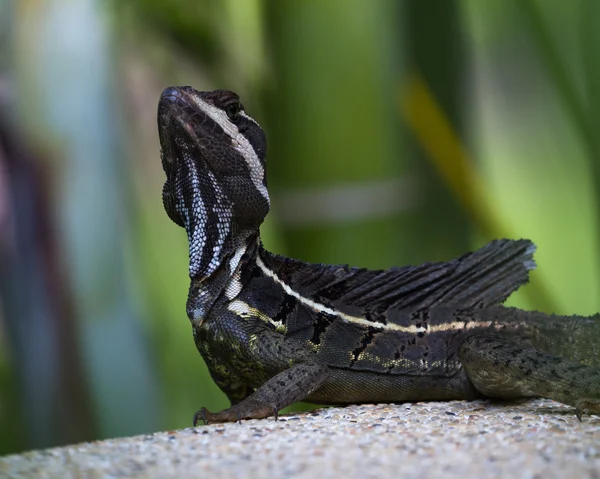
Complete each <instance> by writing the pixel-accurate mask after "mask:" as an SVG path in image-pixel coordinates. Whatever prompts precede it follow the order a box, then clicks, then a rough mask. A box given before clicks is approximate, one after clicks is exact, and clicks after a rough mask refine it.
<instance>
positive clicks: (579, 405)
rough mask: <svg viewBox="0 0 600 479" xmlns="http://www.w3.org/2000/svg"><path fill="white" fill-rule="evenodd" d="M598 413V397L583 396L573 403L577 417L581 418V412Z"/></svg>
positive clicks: (599, 406)
mask: <svg viewBox="0 0 600 479" xmlns="http://www.w3.org/2000/svg"><path fill="white" fill-rule="evenodd" d="M585 412H587V413H588V414H593V413H600V399H594V398H583V399H580V400H579V401H577V402H576V403H575V414H576V415H577V419H579V420H580V421H581V420H582V419H581V418H582V416H583V414H584V413H585Z"/></svg>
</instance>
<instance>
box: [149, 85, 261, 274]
mask: <svg viewBox="0 0 600 479" xmlns="http://www.w3.org/2000/svg"><path fill="white" fill-rule="evenodd" d="M158 129H159V137H160V143H161V157H162V165H163V169H164V170H165V173H166V175H167V180H166V182H165V185H164V188H163V203H164V206H165V210H166V211H167V214H168V215H169V217H170V218H171V219H172V220H173V221H174V222H175V223H177V224H178V225H180V226H182V227H184V228H185V229H186V232H187V235H188V241H189V248H190V277H192V278H200V279H201V278H205V277H208V276H210V275H212V274H213V273H214V272H215V271H217V269H218V268H219V266H220V265H221V264H222V263H223V259H224V258H228V257H231V256H232V255H235V253H236V249H239V245H240V238H242V237H243V238H245V237H248V236H249V234H252V233H253V232H254V231H257V230H258V228H259V226H260V224H261V223H262V221H263V220H264V217H265V216H266V214H267V213H268V211H269V206H270V199H269V193H268V191H267V187H266V173H265V155H266V140H265V136H264V133H263V131H262V129H261V128H260V125H259V124H258V123H257V122H256V121H255V120H254V119H252V118H251V117H250V116H249V115H248V114H246V113H245V112H244V109H243V106H242V105H241V103H240V101H239V98H238V96H237V95H236V94H235V93H233V92H231V91H227V90H217V91H214V92H199V91H197V90H194V89H193V88H191V87H171V88H167V89H165V90H164V91H163V93H162V95H161V98H160V101H159V105H158ZM233 263H234V262H231V261H229V262H228V264H229V265H230V266H233ZM232 273H233V271H229V274H232Z"/></svg>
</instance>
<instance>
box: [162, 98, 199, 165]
mask: <svg viewBox="0 0 600 479" xmlns="http://www.w3.org/2000/svg"><path fill="white" fill-rule="evenodd" d="M187 88H190V87H168V88H165V89H164V90H163V92H162V94H161V95H160V101H159V102H158V115H157V119H158V136H159V140H160V146H161V151H162V158H163V169H164V170H165V172H166V173H167V174H169V171H170V170H171V168H173V167H174V166H175V165H174V162H175V160H176V159H177V158H178V155H177V154H176V153H177V149H180V148H178V141H177V138H178V137H181V135H182V133H183V132H185V133H186V136H190V137H191V138H190V139H191V140H192V141H193V142H194V143H196V141H197V140H198V138H197V136H196V132H195V129H194V128H193V125H192V123H193V121H192V118H193V116H194V114H197V113H198V112H197V110H195V109H194V107H193V105H192V103H191V101H190V100H191V98H190V97H189V93H188V92H186V91H185V90H184V89H187ZM179 143H181V142H179ZM179 146H180V147H181V144H180V145H179Z"/></svg>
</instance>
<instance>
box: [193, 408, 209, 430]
mask: <svg viewBox="0 0 600 479" xmlns="http://www.w3.org/2000/svg"><path fill="white" fill-rule="evenodd" d="M210 415H211V413H210V412H209V411H208V409H206V408H205V407H203V408H201V409H200V410H198V411H196V413H195V414H194V427H196V426H197V425H198V423H199V422H200V420H201V419H202V422H203V424H204V425H205V426H206V425H207V424H208V419H207V418H206V417H207V416H210Z"/></svg>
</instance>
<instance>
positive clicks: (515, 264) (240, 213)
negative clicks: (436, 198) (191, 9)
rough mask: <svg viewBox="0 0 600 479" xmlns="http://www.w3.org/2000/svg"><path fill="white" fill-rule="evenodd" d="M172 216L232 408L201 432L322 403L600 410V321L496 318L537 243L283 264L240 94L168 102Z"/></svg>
mask: <svg viewBox="0 0 600 479" xmlns="http://www.w3.org/2000/svg"><path fill="white" fill-rule="evenodd" d="M158 130H159V136H160V143H161V157H162V166H163V168H164V171H165V173H166V176H167V180H166V182H165V185H164V189H163V201H164V206H165V210H166V212H167V214H168V215H169V217H170V218H171V219H172V220H173V221H174V222H175V223H177V224H178V225H179V226H182V227H183V228H185V230H186V232H187V236H188V240H189V255H190V266H189V274H190V279H191V284H190V290H189V296H188V301H187V314H188V317H189V319H190V321H191V323H192V328H193V333H194V340H195V343H196V346H197V348H198V350H199V351H200V354H201V355H202V357H203V358H204V360H205V361H206V364H207V365H208V368H209V370H210V372H211V375H212V378H213V379H214V381H215V382H216V383H217V385H218V386H219V387H220V388H221V389H222V390H223V392H224V393H225V394H226V395H227V397H228V398H229V399H230V401H231V407H229V408H228V409H225V410H223V411H220V412H217V413H212V412H209V411H207V410H206V409H204V408H202V409H201V410H200V411H198V412H197V413H196V415H195V417H194V424H196V422H197V421H198V420H199V419H203V420H204V421H205V422H226V421H237V420H240V419H246V418H264V417H267V416H271V415H274V416H275V417H277V414H278V411H279V410H280V409H282V408H284V407H286V406H288V405H290V404H292V403H294V402H296V401H301V400H303V401H309V402H316V403H321V404H349V403H362V402H370V403H373V402H402V401H422V400H449V399H472V398H479V397H489V398H519V397H529V396H542V397H546V398H551V399H555V400H557V401H560V402H562V403H565V404H569V405H572V406H574V407H575V411H576V414H577V416H578V418H579V419H581V415H582V413H583V412H586V411H587V412H593V413H597V412H600V340H599V339H600V316H593V317H579V316H554V315H546V314H543V313H538V312H530V311H522V310H519V309H515V308H508V307H504V306H502V302H503V301H504V300H505V299H506V298H507V297H508V296H509V295H510V294H511V293H512V292H513V291H515V290H516V289H517V288H518V287H519V286H521V285H523V284H525V283H526V282H527V280H528V273H529V271H530V270H531V269H533V268H534V266H535V263H534V261H533V259H532V256H533V253H534V250H535V246H534V244H533V243H531V242H530V241H528V240H517V241H514V240H497V241H492V242H491V243H489V244H488V245H486V246H484V247H483V248H481V249H479V250H477V251H475V252H473V253H469V254H465V255H464V256H461V257H460V258H458V259H455V260H453V261H448V262H441V263H426V264H422V265H419V266H406V267H401V268H391V269H389V270H386V271H373V270H367V269H361V268H353V267H350V266H344V265H325V264H309V263H305V262H302V261H298V260H294V259H290V258H285V257H282V256H277V255H274V254H272V253H270V252H268V251H266V250H265V249H264V248H263V246H262V244H261V241H260V235H259V227H260V225H261V223H262V221H263V220H264V218H265V216H266V214H267V213H268V211H269V206H270V199H269V193H268V191H267V186H266V179H265V178H266V176H265V168H266V166H265V155H266V140H265V135H264V133H263V131H262V129H261V127H260V125H259V124H258V123H257V122H256V121H255V120H254V119H253V118H252V117H250V116H249V115H248V114H247V113H246V112H245V111H244V108H243V106H242V104H241V103H240V100H239V98H238V96H237V95H236V94H235V93H233V92H231V91H225V90H219V91H213V92H199V91H196V90H194V89H193V88H191V87H172V88H167V89H166V90H164V92H163V93H162V95H161V98H160V102H159V105H158Z"/></svg>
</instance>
